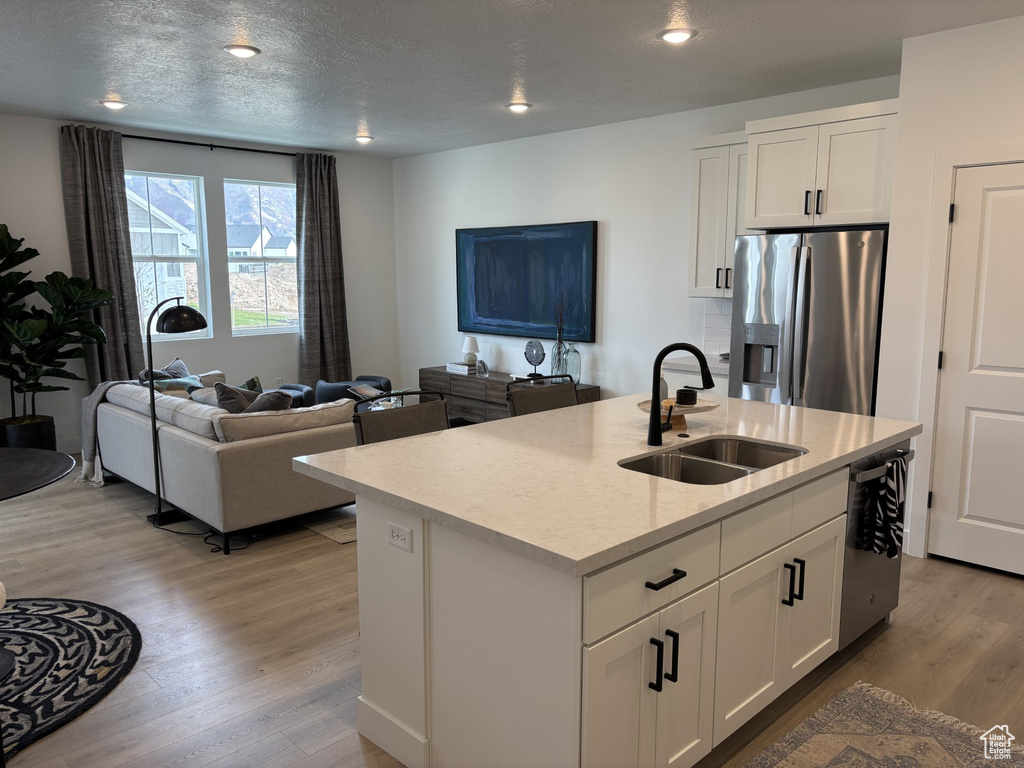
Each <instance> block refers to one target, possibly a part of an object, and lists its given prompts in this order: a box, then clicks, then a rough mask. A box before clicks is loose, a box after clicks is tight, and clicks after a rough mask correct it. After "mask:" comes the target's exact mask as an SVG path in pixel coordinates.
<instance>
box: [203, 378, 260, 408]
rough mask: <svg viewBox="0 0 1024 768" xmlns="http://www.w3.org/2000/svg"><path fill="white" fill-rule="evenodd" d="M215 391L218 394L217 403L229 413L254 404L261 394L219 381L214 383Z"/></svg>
mask: <svg viewBox="0 0 1024 768" xmlns="http://www.w3.org/2000/svg"><path fill="white" fill-rule="evenodd" d="M213 391H214V392H215V393H216V394H217V405H218V406H219V407H221V408H223V409H224V410H225V411H227V412H228V413H241V412H242V411H244V410H245V409H246V408H248V407H249V406H250V405H252V404H253V401H254V400H255V399H256V398H257V396H258V395H259V393H258V392H254V391H253V390H251V389H245V388H243V387H233V386H231V385H230V384H222V383H221V382H219V381H218V382H217V383H216V384H214V385H213Z"/></svg>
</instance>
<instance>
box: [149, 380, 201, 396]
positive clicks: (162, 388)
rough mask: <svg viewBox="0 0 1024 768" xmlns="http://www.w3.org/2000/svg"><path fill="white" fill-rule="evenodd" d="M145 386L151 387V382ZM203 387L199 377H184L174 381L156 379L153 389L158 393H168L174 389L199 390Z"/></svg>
mask: <svg viewBox="0 0 1024 768" xmlns="http://www.w3.org/2000/svg"><path fill="white" fill-rule="evenodd" d="M145 386H147V387H148V386H149V382H148V381H147V382H146V383H145ZM201 386H203V384H202V382H201V381H200V380H199V377H198V376H183V377H180V378H172V379H155V380H154V381H153V388H154V389H156V390H157V391H158V392H167V391H168V390H172V389H183V390H189V389H197V388H199V387H201Z"/></svg>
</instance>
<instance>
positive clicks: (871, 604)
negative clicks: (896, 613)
mask: <svg viewBox="0 0 1024 768" xmlns="http://www.w3.org/2000/svg"><path fill="white" fill-rule="evenodd" d="M899 456H902V457H903V458H905V459H906V460H907V462H908V463H909V462H910V461H911V460H912V459H913V458H914V452H913V451H912V450H910V441H909V440H907V441H905V442H903V443H900V444H898V445H895V446H893V447H891V448H887V449H886V450H884V451H879V452H878V453H875V454H872V455H871V456H867V457H865V458H863V459H860V460H858V461H855V462H854V463H853V464H851V465H850V491H849V495H848V497H847V507H846V512H847V518H846V554H845V561H844V564H843V603H842V611H841V613H840V619H839V647H840V648H845V647H846V646H847V645H849V644H850V643H851V642H853V641H854V640H856V639H857V638H858V637H860V636H861V635H862V634H864V633H865V632H867V631H868V630H869V629H871V627H873V626H874V625H875V624H877V623H878V622H880V621H888V620H889V614H890V613H891V612H892V611H893V610H894V609H895V608H896V606H897V605H898V604H899V597H900V567H901V565H902V561H903V553H902V552H901V553H900V554H899V555H897V556H896V557H892V558H890V557H886V556H885V555H879V554H875V553H874V552H872V551H870V550H865V549H861V548H860V546H859V540H860V538H861V530H862V526H861V520H862V518H863V515H864V506H865V504H866V503H867V501H868V497H869V495H870V492H871V489H873V488H876V487H877V485H876V484H877V483H878V481H879V478H882V477H885V474H886V472H887V470H888V464H889V462H891V461H892V460H893V459H895V458H897V457H899Z"/></svg>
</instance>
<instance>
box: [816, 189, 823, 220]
mask: <svg viewBox="0 0 1024 768" xmlns="http://www.w3.org/2000/svg"><path fill="white" fill-rule="evenodd" d="M823 194H824V190H821V189H819V190H818V194H817V198H816V199H815V201H814V213H815V214H816V215H818V216H821V197H822V195H823Z"/></svg>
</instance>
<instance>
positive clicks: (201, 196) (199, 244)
mask: <svg viewBox="0 0 1024 768" xmlns="http://www.w3.org/2000/svg"><path fill="white" fill-rule="evenodd" d="M124 175H125V177H126V183H127V177H129V176H142V177H145V178H146V179H147V184H146V205H147V206H148V207H149V208H150V212H149V215H148V217H147V220H148V222H149V238H150V247H153V243H154V236H155V233H154V229H153V214H152V211H151V209H152V200H151V198H150V196H149V183H148V179H150V178H164V179H182V180H189V181H192V182H193V183H194V185H195V195H196V198H195V209H194V215H195V219H196V231H195V235H196V249H195V250H196V253H195V255H176V256H168V255H158V254H156V253H153V254H149V255H143V256H139V257H136V255H135V253H134V250H132V253H131V258H132V277H133V279H135V268H136V264H137V263H141V264H147V265H148V264H152V265H157V264H183V263H186V262H189V261H194V262H195V265H196V294H197V296H198V299H199V307H198V310H199V312H200V313H201V314H202V315H203V317H205V318H206V323H207V325H206V328H203V329H202V330H198V331H190V332H188V333H178V334H166V333H159V332H157V330H156V329H155V328H154V329H153V341H154V342H158V341H170V340H172V339H173V340H174V341H185V340H188V339H210V338H213V299H212V296H211V294H210V259H209V249H208V247H207V236H206V195H205V187H204V183H205V179H204V178H203V177H202V176H195V175H193V174H190V173H162V172H157V171H132V170H128V169H127V168H126V169H125V172H124ZM136 194H137V193H136ZM128 229H129V240H128V241H129V248H131V232H132V231H133V227H132V225H131V223H130V222H129V225H128ZM135 290H136V294H137V295H136V306H137V307H138V310H139V328H140V330H141V331H142V338H143V340H145V339H146V334H147V332H148V330H149V329H148V328H147V323H146V321H147V319H148V317H149V313H150V312H152V309H150V310H149V312H146V313H145V314H146V316H145V317H143V316H142V315H143V307H142V302H141V296H139V295H138V292H139V284H138V281H137V280H136V283H135ZM169 298H173V297H171V296H165V297H163V298H160V297H159V295H158V296H157V299H158V301H157V304H159V303H160V301H164V300H165V299H169Z"/></svg>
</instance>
